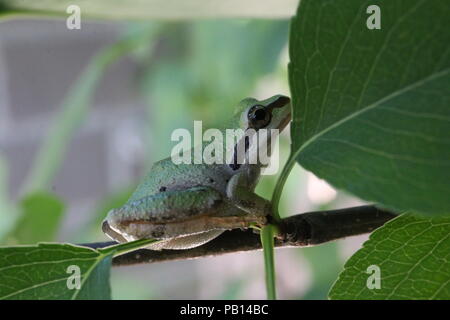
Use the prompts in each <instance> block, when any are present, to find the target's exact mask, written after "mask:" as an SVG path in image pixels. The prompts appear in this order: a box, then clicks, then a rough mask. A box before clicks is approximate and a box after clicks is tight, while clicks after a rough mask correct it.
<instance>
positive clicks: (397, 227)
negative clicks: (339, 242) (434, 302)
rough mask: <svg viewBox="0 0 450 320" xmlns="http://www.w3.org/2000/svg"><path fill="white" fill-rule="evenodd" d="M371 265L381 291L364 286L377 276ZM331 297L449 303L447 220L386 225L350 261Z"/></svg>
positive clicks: (449, 221) (401, 221)
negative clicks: (433, 300)
mask: <svg viewBox="0 0 450 320" xmlns="http://www.w3.org/2000/svg"><path fill="white" fill-rule="evenodd" d="M370 266H375V268H379V276H380V277H379V279H380V282H379V289H377V288H376V287H374V286H372V289H369V288H368V286H367V283H368V282H369V283H370V284H374V283H373V282H372V280H373V279H369V277H370V276H374V275H375V272H376V271H374V269H372V268H374V267H372V268H371V269H369V270H368V268H369V267H370ZM368 272H369V273H368ZM330 298H332V299H450V218H432V219H424V218H418V217H415V216H412V215H402V216H400V217H398V218H396V219H394V220H392V221H390V222H388V223H387V224H386V225H384V226H383V227H381V228H380V229H378V230H377V231H375V232H374V233H373V234H372V235H371V236H370V239H369V241H367V242H366V243H365V244H364V247H363V248H362V249H361V250H359V251H358V252H357V253H356V254H355V255H353V256H352V257H351V258H350V260H348V262H347V263H346V265H345V269H344V271H343V272H342V273H341V275H340V276H339V279H338V280H337V282H336V283H335V284H334V286H333V288H332V289H331V292H330Z"/></svg>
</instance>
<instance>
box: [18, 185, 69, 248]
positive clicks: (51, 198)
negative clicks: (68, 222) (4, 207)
mask: <svg viewBox="0 0 450 320" xmlns="http://www.w3.org/2000/svg"><path fill="white" fill-rule="evenodd" d="M19 207H20V209H21V218H20V220H19V221H18V223H17V225H16V228H15V230H14V231H13V233H12V239H9V240H10V241H12V242H13V243H19V244H33V243H37V242H42V241H54V240H55V236H56V234H57V232H58V230H59V227H60V222H61V218H62V216H63V213H64V210H65V205H64V202H63V201H62V199H60V198H59V197H58V196H56V195H54V194H52V193H49V192H45V191H39V192H35V193H31V194H28V195H27V196H26V197H25V198H23V199H22V201H21V202H20V206H19Z"/></svg>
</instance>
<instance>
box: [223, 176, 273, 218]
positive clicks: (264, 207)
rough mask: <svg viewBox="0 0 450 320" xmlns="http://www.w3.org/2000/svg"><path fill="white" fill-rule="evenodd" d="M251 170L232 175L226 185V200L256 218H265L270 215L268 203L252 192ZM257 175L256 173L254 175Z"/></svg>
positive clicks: (270, 206) (270, 209) (253, 184)
mask: <svg viewBox="0 0 450 320" xmlns="http://www.w3.org/2000/svg"><path fill="white" fill-rule="evenodd" d="M254 174H255V173H254V172H253V170H252V169H250V168H249V169H247V170H243V171H242V172H240V173H238V174H236V175H234V176H233V177H232V178H231V179H230V181H229V182H228V185H227V196H228V198H229V199H230V200H231V201H232V202H233V203H234V204H235V205H236V206H238V207H239V208H240V209H242V210H244V211H246V212H247V213H248V214H250V215H252V216H256V217H267V216H269V215H271V214H272V205H271V203H270V201H268V200H266V199H264V198H262V197H260V196H259V195H257V194H256V193H255V192H254V188H255V183H252V182H251V181H254V179H252V175H254ZM256 174H257V173H256Z"/></svg>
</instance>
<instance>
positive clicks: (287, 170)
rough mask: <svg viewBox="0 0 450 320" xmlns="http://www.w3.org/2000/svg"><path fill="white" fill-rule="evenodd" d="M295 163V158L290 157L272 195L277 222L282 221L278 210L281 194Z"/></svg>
mask: <svg viewBox="0 0 450 320" xmlns="http://www.w3.org/2000/svg"><path fill="white" fill-rule="evenodd" d="M295 163H296V162H295V157H292V156H289V159H288V161H287V163H286V165H285V166H284V168H283V171H282V172H281V175H280V177H279V178H278V181H277V184H276V185H275V190H274V192H273V195H272V212H273V218H274V220H275V221H276V222H279V221H281V216H280V211H279V208H278V207H279V204H280V198H281V193H282V192H283V187H284V184H285V183H286V180H287V178H288V177H289V174H290V173H291V170H292V168H293V167H294V165H295Z"/></svg>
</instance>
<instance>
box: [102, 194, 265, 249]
mask: <svg viewBox="0 0 450 320" xmlns="http://www.w3.org/2000/svg"><path fill="white" fill-rule="evenodd" d="M254 220H255V219H253V218H252V217H250V216H248V214H247V213H246V212H245V211H243V210H241V209H239V208H238V207H236V206H235V205H233V204H232V203H231V202H230V201H229V199H227V197H225V195H223V194H221V193H220V192H218V191H217V190H215V189H213V188H211V187H193V188H187V189H182V190H173V191H166V192H161V193H158V194H154V195H150V196H147V197H144V198H142V199H139V200H136V201H132V202H130V203H127V204H126V205H124V206H123V207H122V208H120V209H115V210H111V211H110V212H109V213H108V216H107V217H106V219H105V221H104V223H103V230H104V232H105V233H107V234H108V235H109V236H110V237H112V238H113V239H115V240H117V241H119V242H123V241H124V240H125V241H132V240H137V239H143V238H154V239H160V240H163V242H162V244H160V245H158V246H153V247H152V246H151V247H150V248H151V249H161V248H170V249H187V248H192V247H195V246H199V245H201V244H203V243H205V242H208V241H209V240H212V239H213V238H215V237H217V236H218V235H219V234H220V233H222V232H223V231H224V230H226V229H233V228H245V227H247V226H248V225H250V224H251V223H253V222H260V223H261V221H254ZM259 220H261V218H260V219H259Z"/></svg>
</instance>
